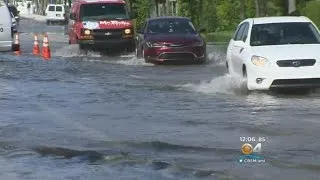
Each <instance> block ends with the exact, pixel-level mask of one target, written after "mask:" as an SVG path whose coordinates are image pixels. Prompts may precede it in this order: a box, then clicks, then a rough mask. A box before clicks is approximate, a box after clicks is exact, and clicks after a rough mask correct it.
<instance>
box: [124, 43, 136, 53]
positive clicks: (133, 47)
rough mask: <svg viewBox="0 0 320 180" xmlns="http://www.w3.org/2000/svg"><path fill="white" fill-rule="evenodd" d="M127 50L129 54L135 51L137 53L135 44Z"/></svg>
mask: <svg viewBox="0 0 320 180" xmlns="http://www.w3.org/2000/svg"><path fill="white" fill-rule="evenodd" d="M126 49H127V52H130V53H132V52H135V51H136V47H135V45H134V44H132V45H130V46H128V47H127V48H126Z"/></svg>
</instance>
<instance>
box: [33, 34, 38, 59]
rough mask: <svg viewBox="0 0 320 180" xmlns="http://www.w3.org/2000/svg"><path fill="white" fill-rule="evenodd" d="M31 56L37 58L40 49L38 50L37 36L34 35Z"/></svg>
mask: <svg viewBox="0 0 320 180" xmlns="http://www.w3.org/2000/svg"><path fill="white" fill-rule="evenodd" d="M32 54H33V55H35V56H38V55H39V54H40V48H39V43H38V35H37V34H35V35H34V43H33V50H32Z"/></svg>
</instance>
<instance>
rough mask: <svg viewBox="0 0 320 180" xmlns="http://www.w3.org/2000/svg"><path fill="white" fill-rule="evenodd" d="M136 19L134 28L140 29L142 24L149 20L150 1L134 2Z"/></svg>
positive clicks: (138, 0)
mask: <svg viewBox="0 0 320 180" xmlns="http://www.w3.org/2000/svg"><path fill="white" fill-rule="evenodd" d="M136 7H137V19H136V28H140V27H141V26H142V24H143V22H144V21H145V20H146V19H147V18H149V10H150V1H149V0H136Z"/></svg>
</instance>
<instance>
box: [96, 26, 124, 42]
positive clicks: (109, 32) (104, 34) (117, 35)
mask: <svg viewBox="0 0 320 180" xmlns="http://www.w3.org/2000/svg"><path fill="white" fill-rule="evenodd" d="M122 35H123V29H95V30H93V37H94V39H95V40H108V39H122Z"/></svg>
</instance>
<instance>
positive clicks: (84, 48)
mask: <svg viewBox="0 0 320 180" xmlns="http://www.w3.org/2000/svg"><path fill="white" fill-rule="evenodd" d="M78 46H79V50H80V53H83V54H87V53H88V51H89V47H88V46H87V45H84V44H78Z"/></svg>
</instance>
